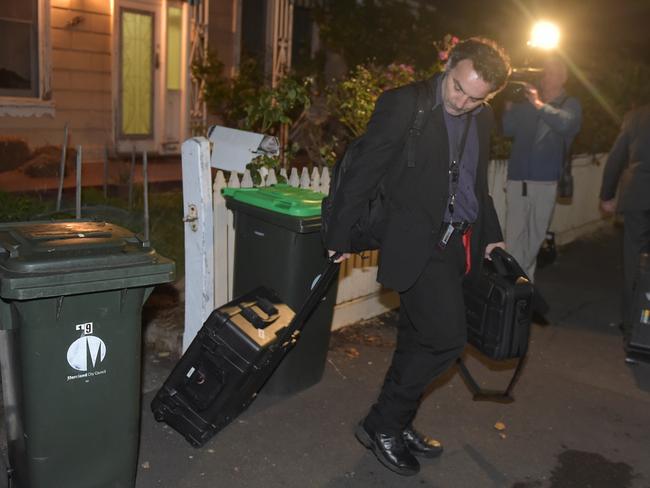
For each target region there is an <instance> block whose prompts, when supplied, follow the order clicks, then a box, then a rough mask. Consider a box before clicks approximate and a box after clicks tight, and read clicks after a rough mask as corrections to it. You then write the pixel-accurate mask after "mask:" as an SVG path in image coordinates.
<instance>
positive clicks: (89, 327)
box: [76, 322, 93, 335]
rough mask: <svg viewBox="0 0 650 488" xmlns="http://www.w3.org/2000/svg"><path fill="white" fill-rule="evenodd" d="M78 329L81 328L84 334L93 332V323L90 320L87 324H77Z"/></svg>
mask: <svg viewBox="0 0 650 488" xmlns="http://www.w3.org/2000/svg"><path fill="white" fill-rule="evenodd" d="M76 329H77V330H80V331H81V333H82V334H83V335H89V334H92V333H93V323H92V322H88V323H86V324H77V327H76Z"/></svg>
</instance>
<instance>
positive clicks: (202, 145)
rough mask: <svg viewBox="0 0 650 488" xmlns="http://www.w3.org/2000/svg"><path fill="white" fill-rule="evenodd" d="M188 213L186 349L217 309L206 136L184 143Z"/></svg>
mask: <svg viewBox="0 0 650 488" xmlns="http://www.w3.org/2000/svg"><path fill="white" fill-rule="evenodd" d="M181 151H182V156H181V157H182V167H183V212H184V213H185V216H184V217H183V221H184V222H185V226H184V228H185V229H184V233H185V331H184V333H183V351H185V350H186V349H187V348H188V347H189V345H190V343H191V342H192V339H194V336H196V333H197V332H198V331H199V329H200V328H201V326H202V325H203V322H204V321H205V320H206V319H207V318H208V315H209V314H210V313H211V312H212V310H213V309H214V278H213V273H214V254H213V253H214V246H213V240H214V231H213V228H214V219H213V215H212V188H211V186H212V185H211V179H212V178H211V171H210V143H209V142H208V140H207V139H206V138H205V137H194V138H192V139H188V140H187V141H185V142H184V143H183V146H182V150H181Z"/></svg>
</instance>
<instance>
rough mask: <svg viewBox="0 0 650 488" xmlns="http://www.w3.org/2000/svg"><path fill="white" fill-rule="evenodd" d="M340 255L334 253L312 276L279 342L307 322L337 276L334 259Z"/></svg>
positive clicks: (337, 271)
mask: <svg viewBox="0 0 650 488" xmlns="http://www.w3.org/2000/svg"><path fill="white" fill-rule="evenodd" d="M340 257H341V254H340V253H336V254H334V255H332V256H330V257H329V258H328V259H327V263H326V264H325V267H324V268H323V271H322V272H321V273H320V274H318V275H317V276H316V277H315V278H314V281H313V282H312V284H311V291H310V292H309V295H308V296H307V299H306V300H305V301H304V303H303V304H302V306H301V307H300V310H298V313H296V315H295V316H294V318H293V320H292V321H291V323H289V325H288V326H287V328H286V329H285V330H284V331H283V332H282V333H281V334H280V337H279V339H280V340H279V341H278V343H279V344H284V343H285V342H286V341H287V340H289V339H290V338H291V336H292V335H293V333H294V332H295V331H297V330H300V329H301V328H302V326H303V325H305V322H307V319H308V318H309V316H310V315H311V313H312V312H313V311H314V309H315V308H316V306H317V305H318V304H319V303H320V301H321V299H322V298H323V296H325V294H326V293H327V290H328V289H329V287H330V285H331V284H332V281H333V280H334V278H335V277H336V276H338V274H339V263H337V262H336V260H337V259H338V258H340Z"/></svg>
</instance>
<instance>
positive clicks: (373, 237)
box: [321, 139, 388, 253]
mask: <svg viewBox="0 0 650 488" xmlns="http://www.w3.org/2000/svg"><path fill="white" fill-rule="evenodd" d="M357 142H358V139H355V140H354V141H352V142H351V143H350V144H349V146H348V148H347V150H346V151H345V154H344V155H343V157H342V158H341V159H339V160H338V161H337V162H336V164H335V165H334V167H333V168H332V178H331V180H330V189H329V193H328V195H327V196H326V197H325V198H323V201H322V203H321V232H322V234H323V236H326V235H327V233H328V232H329V230H330V220H331V217H332V209H333V207H334V201H335V198H336V195H337V193H338V191H339V188H340V187H341V183H342V182H343V180H344V178H345V175H346V173H347V171H348V170H349V169H350V167H351V166H352V165H353V164H354V162H353V153H354V147H355V144H356V143H357ZM384 179H385V178H382V180H381V182H380V183H379V185H378V187H377V189H376V191H375V193H374V195H373V196H372V197H371V198H370V199H369V200H368V204H367V206H366V208H364V209H362V213H361V215H360V217H359V219H358V220H357V221H356V222H355V224H354V226H353V227H352V229H350V249H345V251H348V252H354V253H357V252H362V251H371V250H374V249H379V247H380V246H381V238H382V236H383V234H384V232H383V231H384V228H385V221H386V216H387V214H388V211H387V210H388V209H387V208H386V195H385V192H384Z"/></svg>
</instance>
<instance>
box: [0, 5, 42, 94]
mask: <svg viewBox="0 0 650 488" xmlns="http://www.w3.org/2000/svg"><path fill="white" fill-rule="evenodd" d="M39 51H40V49H39V32H38V0H2V1H0V96H4V97H28V98H37V97H39V95H40V83H39V78H40V77H39Z"/></svg>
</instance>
